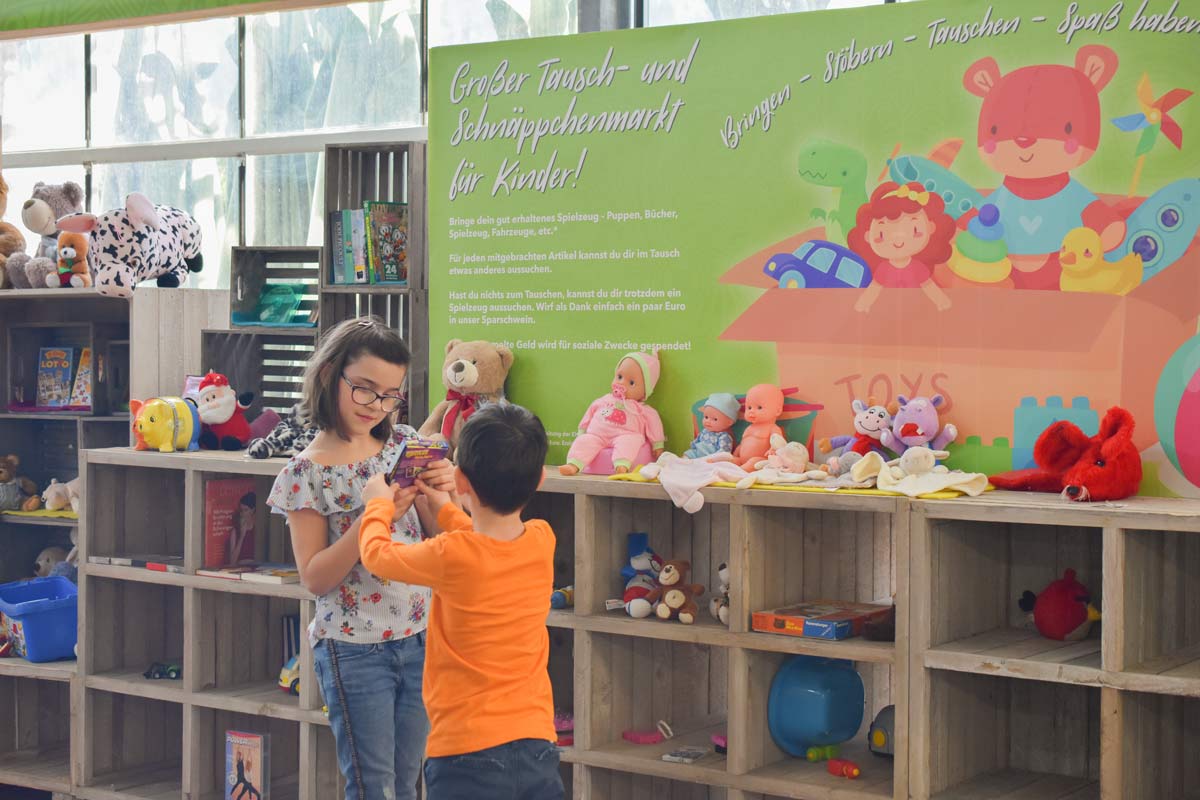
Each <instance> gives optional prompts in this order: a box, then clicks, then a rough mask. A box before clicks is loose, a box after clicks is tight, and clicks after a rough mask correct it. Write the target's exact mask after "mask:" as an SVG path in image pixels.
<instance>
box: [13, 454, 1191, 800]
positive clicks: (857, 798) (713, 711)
mask: <svg viewBox="0 0 1200 800" xmlns="http://www.w3.org/2000/svg"><path fill="white" fill-rule="evenodd" d="M83 461H84V464H85V476H86V477H85V479H86V481H87V485H88V487H95V486H101V487H105V488H104V489H103V491H104V493H105V494H106V495H109V496H112V495H116V496H118V497H120V498H121V502H120V503H116V504H111V505H114V506H121V507H123V508H124V511H120V512H118V511H115V510H113V509H111V508H109V507H108V506H107V505H106V506H105V507H103V508H96V507H95V506H89V510H88V513H87V514H86V516H85V519H84V520H83V530H82V533H83V538H82V545H83V555H84V557H85V559H86V556H87V555H88V554H89V553H116V552H118V551H119V550H120V549H121V548H138V549H142V548H144V547H149V546H163V547H167V548H170V549H172V551H177V552H180V553H182V554H183V556H184V559H185V564H186V565H187V568H189V569H191V568H194V567H195V566H196V565H198V563H199V559H200V555H201V554H200V547H201V541H202V536H201V531H202V525H203V496H204V495H203V487H204V482H205V481H206V480H207V479H209V478H211V477H216V476H225V475H230V474H239V475H248V476H252V477H254V478H255V479H256V480H257V481H259V482H260V484H261V486H260V489H261V491H262V494H263V495H264V496H265V493H266V489H267V487H268V486H269V485H270V483H271V482H272V481H273V479H274V476H275V475H276V474H277V473H278V471H279V469H280V467H281V466H282V463H283V462H282V461H281V460H270V461H254V460H252V459H248V458H245V457H244V456H241V455H238V454H228V453H205V452H202V453H176V454H169V455H167V454H160V453H153V452H138V451H134V450H131V449H128V448H110V449H101V450H90V451H87V452H85V453H84V454H83ZM704 495H705V498H706V506H705V508H704V509H703V510H701V511H700V512H699V513H698V514H696V515H688V514H685V513H683V512H682V511H679V510H677V509H675V508H674V507H673V506H671V505H670V503H669V501H668V500H667V498H666V496H665V493H664V492H663V491H662V489H661V487H658V486H655V485H651V484H637V483H628V482H620V481H608V480H602V479H597V478H590V477H577V478H561V477H558V476H549V477H547V479H546V481H545V483H544V485H543V487H542V491H541V492H540V493H539V494H538V496H537V497H536V498H535V501H534V503H533V504H532V505H531V507H530V509H529V512H528V513H529V514H530V515H531V516H538V517H541V518H544V519H547V520H549V521H550V522H551V524H552V525H553V526H554V529H555V531H556V533H557V534H558V538H559V543H558V548H557V551H556V554H555V582H556V584H557V585H566V584H574V586H575V592H576V594H575V603H576V604H575V606H574V608H571V609H567V610H563V611H555V612H552V613H551V614H550V616H549V618H548V619H547V625H548V627H549V633H550V641H551V649H550V663H549V671H550V676H551V682H552V685H553V687H554V693H555V704H556V707H557V708H558V710H561V711H568V712H571V713H573V714H574V716H575V744H574V746H572V747H567V748H564V749H563V751H562V760H563V764H564V766H563V772H564V779H565V782H566V784H567V785H568V787H569V788H568V796H570V797H578V798H592V799H594V800H606V799H607V798H611V799H612V800H623V799H624V798H636V797H642V796H645V797H651V796H663V794H664V792H665V793H666V794H667V796H679V797H689V798H690V797H696V798H701V797H703V798H709V800H715V799H716V798H721V799H727V800H778V799H779V798H822V799H826V798H827V799H829V800H883V798H892V799H893V800H901V799H902V798H910V797H911V798H918V799H919V800H925V799H926V798H941V799H943V800H965V799H966V798H972V799H973V800H989V799H994V800H999V798H1007V799H1008V800H1015V799H1016V798H1031V799H1033V798H1054V799H1055V800H1085V799H1088V800H1090V799H1091V798H1105V800H1107V798H1122V800H1132V798H1164V799H1165V798H1180V800H1193V798H1195V797H1197V796H1198V793H1200V766H1198V763H1200V759H1196V758H1195V749H1194V747H1192V743H1194V742H1195V741H1196V734H1197V732H1198V731H1197V725H1198V723H1197V721H1196V720H1197V719H1198V718H1200V717H1198V712H1200V674H1197V673H1198V672H1200V663H1198V661H1200V606H1198V605H1197V603H1196V602H1195V601H1194V599H1193V598H1191V596H1190V595H1189V594H1188V592H1189V591H1190V589H1191V587H1192V586H1194V585H1195V582H1196V578H1197V577H1200V535H1197V534H1200V513H1197V512H1198V511H1200V504H1197V503H1194V502H1190V501H1163V500H1153V499H1131V500H1128V501H1125V502H1123V503H1120V504H1113V505H1102V504H1097V505H1094V506H1086V507H1084V506H1075V505H1064V504H1061V503H1059V502H1058V501H1056V500H1054V499H1053V498H1043V497H1038V496H1025V495H1013V494H1006V493H999V492H996V493H989V494H988V495H987V496H986V497H984V498H979V499H974V500H969V499H961V500H955V501H942V502H926V501H907V500H904V499H901V498H887V497H861V496H846V495H836V494H834V495H831V494H826V493H792V492H779V491H756V490H748V491H738V490H729V489H706V490H704ZM147 498H153V499H154V500H155V503H154V505H152V506H150V505H148V504H147V503H146V500H147ZM150 509H152V510H150ZM134 530H143V531H152V532H145V533H140V534H134V533H131V531H134ZM260 530H265V531H267V534H266V535H265V536H264V537H262V546H263V547H264V548H265V550H264V553H263V555H264V557H271V558H273V559H278V560H286V559H288V558H290V554H289V553H288V552H287V537H286V532H285V530H284V528H283V526H282V525H281V524H280V523H279V522H278V521H277V520H272V521H268V520H267V519H266V518H264V519H263V520H262V525H261V526H260ZM632 531H645V532H646V533H648V534H649V537H650V543H651V546H652V547H654V548H655V549H656V550H657V551H658V552H659V553H660V554H661V555H663V556H664V557H668V558H682V559H688V560H689V561H690V562H691V563H692V565H693V575H692V578H691V580H692V581H694V582H699V583H704V584H705V585H706V586H709V587H710V589H711V587H712V585H713V584H715V581H716V568H717V566H718V565H719V564H720V563H721V562H722V561H724V562H727V563H728V564H729V565H730V568H731V577H732V588H731V596H730V600H731V610H732V617H731V625H730V627H729V628H726V627H725V626H722V625H719V624H717V623H715V622H714V621H712V620H711V619H710V618H709V617H708V616H707V610H706V608H704V609H702V615H701V618H700V619H699V620H698V622H697V623H696V624H695V625H692V626H685V625H682V624H679V623H677V622H661V621H658V620H654V619H648V620H634V619H630V618H629V617H627V616H626V615H625V614H624V613H623V612H620V611H615V612H608V611H605V610H604V601H605V600H606V599H608V598H610V597H617V596H619V594H620V590H621V588H622V582H621V580H620V577H619V574H618V570H619V569H620V567H621V565H622V564H623V563H624V560H625V557H626V556H625V547H626V534H627V533H629V532H632ZM1066 567H1072V568H1074V569H1076V571H1077V572H1078V573H1079V576H1080V578H1081V579H1082V580H1083V582H1084V583H1085V584H1086V585H1087V586H1088V587H1089V588H1090V590H1091V592H1092V594H1093V597H1094V599H1095V602H1097V603H1098V604H1101V605H1102V606H1103V611H1104V615H1105V617H1106V620H1105V622H1103V623H1102V624H1101V626H1100V627H1099V628H1098V629H1094V630H1093V634H1092V636H1091V637H1090V638H1088V639H1085V640H1084V641H1081V642H1076V643H1059V642H1052V641H1049V640H1046V639H1043V638H1041V637H1040V636H1035V635H1032V634H1031V633H1030V632H1029V631H1027V630H1026V629H1025V628H1024V625H1023V621H1022V619H1021V613H1020V612H1019V610H1017V606H1016V600H1017V598H1018V597H1019V596H1020V593H1021V591H1023V590H1024V589H1025V588H1031V589H1033V590H1034V591H1039V590H1040V589H1041V588H1043V587H1044V585H1045V584H1046V583H1048V582H1049V581H1050V580H1052V579H1053V578H1055V577H1057V576H1058V575H1059V574H1061V572H1062V570H1063V569H1064V568H1066ZM81 572H82V575H81V582H80V588H81V604H80V626H81V627H80V632H81V638H80V663H79V669H78V674H75V673H74V672H73V671H72V670H71V669H70V668H68V667H65V666H64V665H45V666H42V665H30V664H24V663H22V662H9V663H8V664H4V663H3V662H0V687H4V686H5V685H6V683H5V682H9V683H7V685H8V686H10V687H12V686H14V685H15V684H14V683H12V682H18V681H23V680H30V679H31V675H30V673H33V679H34V680H35V681H36V683H37V684H39V685H47V686H49V685H53V686H55V687H58V688H57V689H47V690H45V691H57V692H58V693H59V695H60V696H61V695H62V694H64V693H66V692H69V693H70V701H71V703H70V705H72V706H73V707H74V708H75V709H76V713H75V714H74V716H73V717H72V722H71V725H70V736H71V737H72V740H73V745H74V752H75V754H76V755H75V758H74V763H73V769H74V772H73V773H72V771H71V769H70V768H60V769H59V771H58V773H56V774H51V775H50V776H49V780H50V781H51V782H53V781H55V780H57V781H58V783H57V784H56V785H58V786H59V787H60V790H61V787H62V786H63V785H64V783H63V782H64V781H67V784H66V785H69V786H70V787H72V788H71V791H72V793H73V794H74V795H75V796H77V797H82V798H104V800H127V799H128V798H171V799H172V800H174V799H175V798H179V797H183V798H185V800H186V798H188V797H198V798H208V797H213V798H215V797H217V794H216V792H218V791H219V784H218V783H217V781H219V777H220V771H221V769H222V766H223V764H222V760H223V750H222V748H221V747H220V746H219V745H220V742H221V737H222V736H223V732H224V731H225V730H226V729H228V728H234V727H240V728H248V729H251V730H261V731H266V732H270V733H271V734H272V740H273V744H272V748H273V752H272V759H273V761H274V762H276V769H275V775H274V780H275V781H276V782H277V783H276V785H277V786H278V787H279V791H280V792H281V794H280V795H279V796H284V797H295V798H298V800H309V799H311V800H316V799H317V798H322V800H323V799H324V798H328V797H334V796H337V793H338V790H339V789H338V787H339V785H340V776H339V774H338V770H337V764H336V758H335V754H334V749H333V739H332V735H331V734H330V732H329V731H328V729H327V728H328V723H327V720H326V719H325V717H324V714H323V713H322V711H321V703H322V701H321V698H320V696H319V692H318V691H317V690H316V687H315V683H314V681H313V675H312V657H311V653H310V652H309V651H308V649H307V647H305V648H304V649H303V651H302V656H301V662H302V678H301V695H300V696H299V697H292V696H289V695H286V694H284V693H283V692H282V691H280V690H279V689H277V688H276V687H275V685H274V678H275V675H276V674H277V672H278V668H279V664H277V663H276V662H277V661H279V660H280V656H279V655H278V654H277V653H276V652H275V651H276V649H277V642H276V641H275V639H277V638H278V635H279V634H278V630H277V629H278V627H279V624H278V619H279V617H280V616H281V615H283V614H295V613H299V614H300V617H301V625H302V626H304V625H307V622H308V621H309V620H310V619H311V617H312V614H313V612H314V601H313V598H311V597H310V596H309V595H308V594H307V593H306V592H305V591H304V590H303V589H302V588H300V587H298V586H296V585H290V586H271V585H261V584H256V585H252V584H243V583H241V582H237V581H223V580H220V579H215V578H204V577H201V576H196V575H193V574H172V573H157V572H150V571H147V570H141V569H137V568H129V567H117V566H111V565H93V564H87V563H85V564H84V565H83V568H82V570H81ZM888 595H893V596H894V597H895V602H896V606H897V612H898V613H897V641H896V642H895V643H880V642H868V641H865V640H862V639H850V640H848V641H843V642H827V641H816V640H805V639H794V638H790V637H784V636H774V635H770V634H762V633H756V632H753V631H751V630H750V628H749V622H750V613H751V612H752V611H754V610H757V609H761V608H767V607H771V606H775V605H781V604H783V603H787V602H791V601H796V600H802V599H818V598H834V599H846V600H872V599H878V598H880V597H883V596H888ZM701 604H702V605H704V606H706V604H707V595H706V596H705V598H703V599H702V602H701ZM167 651H172V652H174V651H178V653H177V654H178V655H179V656H180V657H181V660H182V663H183V665H184V677H183V679H182V680H181V681H178V682H169V681H148V680H146V679H144V678H142V676H141V674H140V673H141V670H142V669H144V668H145V666H146V665H147V664H148V663H149V662H150V661H152V660H157V659H161V658H163V657H170V656H169V655H168V653H167ZM234 651H236V652H238V653H239V657H238V658H232V657H231V656H230V653H231V652H234ZM796 654H802V655H817V656H825V657H830V658H841V659H846V660H849V661H853V662H854V663H855V667H856V669H857V670H858V671H859V673H860V675H861V676H862V678H863V681H864V684H865V686H866V708H865V709H864V724H863V729H862V730H861V731H860V732H859V735H858V736H857V737H855V739H854V740H853V741H852V742H851V743H849V744H847V745H846V747H845V748H844V753H845V755H846V756H847V757H850V758H853V759H855V760H856V761H857V762H858V763H859V764H860V766H861V767H862V768H863V776H862V777H861V778H860V779H859V780H857V781H847V780H844V779H840V778H834V777H832V776H829V775H828V774H827V773H826V772H825V770H824V767H823V765H821V764H810V763H808V762H806V761H803V760H797V759H793V758H790V757H788V756H786V755H784V754H783V753H782V752H781V751H780V750H779V749H778V748H777V747H776V746H775V745H774V743H773V742H772V740H771V737H770V734H769V732H768V727H767V719H766V715H767V694H768V692H769V688H770V684H771V680H772V678H773V677H774V674H775V671H776V670H777V669H778V668H779V666H780V665H781V664H782V663H784V661H785V660H786V659H788V658H789V657H791V656H792V655H796ZM14 691H16V690H14ZM888 704H895V706H896V709H897V715H896V718H897V731H896V736H897V742H898V752H897V756H896V758H895V759H882V758H879V757H877V756H873V755H871V754H870V753H869V752H868V751H867V749H866V747H865V732H866V728H867V726H868V725H869V723H870V721H871V720H872V719H873V718H874V716H875V713H876V712H877V711H878V710H879V709H881V708H882V707H883V706H885V705H888ZM660 719H665V720H667V721H668V722H670V724H671V725H672V727H673V728H674V730H675V732H676V734H677V736H676V738H675V739H673V740H671V741H669V742H664V743H662V744H660V745H651V746H638V745H632V744H629V743H627V742H625V741H624V740H623V739H622V738H621V732H622V731H623V730H625V729H627V728H639V729H640V728H651V727H653V726H654V725H655V723H656V722H657V721H658V720H660ZM132 726H136V727H137V728H138V730H139V731H142V732H141V733H135V732H133V730H132ZM714 732H721V733H725V734H726V735H727V736H728V737H729V751H728V753H727V754H725V755H717V754H715V753H713V754H710V755H708V756H706V757H705V758H703V759H701V760H699V761H697V762H695V763H693V764H676V763H669V762H664V761H662V760H661V758H660V756H661V755H662V753H663V752H665V751H666V750H667V749H673V748H674V747H677V746H679V745H682V744H691V743H694V744H706V743H707V742H708V740H709V736H710V734H712V733H714ZM0 741H3V739H2V738H0ZM43 742H44V743H40V744H38V745H30V744H28V743H26V744H24V745H22V746H18V747H10V748H8V753H9V755H5V754H4V752H0V778H6V777H7V776H10V775H20V776H21V781H23V782H24V783H25V784H26V785H35V781H43V782H44V781H45V780H46V778H44V777H38V775H35V774H34V771H35V770H34V768H33V767H31V766H30V765H31V764H33V763H35V762H36V764H37V765H38V766H37V769H38V770H40V769H42V764H43V763H45V764H47V765H51V766H53V765H54V764H56V763H58V764H60V765H61V758H62V754H63V753H64V752H65V750H64V748H65V746H66V743H65V740H64V739H63V733H62V731H61V730H55V729H53V728H49V729H47V730H46V731H45V733H44V739H43ZM2 750H4V748H0V751H2ZM34 752H38V753H41V752H45V753H46V754H48V758H47V759H40V758H39V759H33V758H31V753H34ZM55 758H59V759H60V761H55ZM71 766H72V765H66V767H71ZM39 774H40V773H39ZM56 775H57V777H56ZM37 785H43V784H37ZM45 785H48V784H45Z"/></svg>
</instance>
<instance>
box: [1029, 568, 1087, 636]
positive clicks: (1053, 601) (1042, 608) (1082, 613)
mask: <svg viewBox="0 0 1200 800" xmlns="http://www.w3.org/2000/svg"><path fill="white" fill-rule="evenodd" d="M1091 599H1092V598H1091V595H1090V594H1089V592H1088V590H1087V587H1086V586H1084V585H1083V584H1082V583H1080V582H1079V581H1077V580H1075V570H1073V569H1069V570H1067V571H1066V572H1064V573H1063V576H1062V577H1061V578H1059V579H1058V580H1056V581H1052V582H1051V583H1050V585H1049V586H1047V587H1046V588H1045V589H1043V590H1042V593H1041V594H1039V595H1037V596H1036V597H1035V596H1034V594H1033V592H1025V594H1023V595H1022V596H1021V600H1020V606H1021V610H1022V611H1024V612H1025V613H1027V614H1033V624H1034V627H1036V628H1037V629H1038V633H1040V634H1041V635H1042V636H1045V637H1046V638H1047V639H1057V640H1058V641H1060V642H1065V641H1071V642H1076V641H1079V640H1080V639H1086V638H1087V635H1088V631H1089V630H1091V627H1092V623H1093V622H1096V621H1097V620H1099V619H1100V612H1099V611H1097V610H1096V607H1095V606H1093V605H1092V603H1091Z"/></svg>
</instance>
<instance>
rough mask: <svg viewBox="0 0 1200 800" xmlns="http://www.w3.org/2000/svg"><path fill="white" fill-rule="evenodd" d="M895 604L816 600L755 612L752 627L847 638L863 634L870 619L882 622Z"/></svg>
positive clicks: (765, 631) (808, 635)
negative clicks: (864, 627)
mask: <svg viewBox="0 0 1200 800" xmlns="http://www.w3.org/2000/svg"><path fill="white" fill-rule="evenodd" d="M891 613H892V606H887V605H877V604H875V603H843V602H839V601H836V600H813V601H809V602H807V603H797V604H795V605H790V606H784V607H783V608H774V609H771V610H769V611H755V612H754V614H753V615H752V617H751V627H752V628H753V629H754V630H756V631H762V632H764V633H783V634H786V635H788V636H806V637H808V638H811V639H847V638H849V637H851V636H858V635H859V634H860V633H862V629H863V626H864V625H866V624H867V623H868V622H883V621H885V620H886V619H887V618H888V616H889V615H890V614H891Z"/></svg>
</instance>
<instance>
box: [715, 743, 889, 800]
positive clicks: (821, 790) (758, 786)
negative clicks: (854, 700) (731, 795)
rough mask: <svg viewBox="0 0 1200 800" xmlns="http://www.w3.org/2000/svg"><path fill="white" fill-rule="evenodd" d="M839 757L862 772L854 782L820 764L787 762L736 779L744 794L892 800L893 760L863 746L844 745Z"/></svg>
mask: <svg viewBox="0 0 1200 800" xmlns="http://www.w3.org/2000/svg"><path fill="white" fill-rule="evenodd" d="M841 757H842V758H846V759H849V760H851V761H853V762H854V763H855V764H857V765H858V766H859V768H861V769H862V771H863V772H862V775H860V776H859V777H858V778H856V779H854V780H850V779H849V778H839V777H837V776H835V775H830V774H829V772H828V770H827V769H826V765H825V764H824V763H823V762H818V763H810V762H808V761H806V760H804V759H802V758H786V759H784V760H782V761H776V762H775V763H774V764H768V765H767V766H765V767H760V768H758V769H756V770H753V771H752V772H750V773H748V774H746V775H743V776H740V777H738V778H736V779H735V782H736V784H737V787H738V788H739V789H742V790H744V791H749V792H761V793H763V794H769V795H772V796H775V797H794V798H801V799H802V800H809V799H810V798H811V799H812V800H891V798H892V797H893V795H894V788H893V781H892V771H893V766H892V760H891V759H885V758H880V757H878V756H876V755H873V754H872V753H871V752H870V751H869V750H867V747H866V745H865V744H863V743H861V742H854V743H851V744H848V745H843V747H842V748H841Z"/></svg>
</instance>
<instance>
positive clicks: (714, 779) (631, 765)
mask: <svg viewBox="0 0 1200 800" xmlns="http://www.w3.org/2000/svg"><path fill="white" fill-rule="evenodd" d="M650 727H651V728H653V727H654V726H653V725H651V726H650ZM725 727H726V726H725V722H724V720H723V719H705V720H695V721H693V722H692V723H691V724H689V725H687V726H684V727H682V728H681V727H678V726H675V725H672V728H673V729H674V731H675V736H674V738H671V739H667V740H665V741H662V742H659V743H657V744H633V743H631V742H627V741H625V740H623V739H618V740H617V741H613V742H608V743H606V744H604V745H602V746H600V747H596V748H591V749H588V750H580V749H578V748H575V752H574V753H572V754H571V760H572V762H573V763H576V764H586V765H588V766H590V767H600V768H602V769H606V770H612V771H613V774H612V776H611V778H610V780H609V788H608V791H607V792H606V793H604V794H602V795H601V796H603V797H611V798H613V799H614V800H615V799H616V798H619V797H632V796H633V787H634V785H635V784H636V783H637V782H638V781H639V780H643V779H645V777H647V776H650V777H654V778H667V779H672V780H679V781H688V782H691V783H703V784H708V785H713V786H727V785H729V782H730V775H729V772H728V771H727V770H726V763H725V762H726V758H725V756H724V755H721V754H719V753H715V752H712V742H711V740H710V738H709V737H710V736H711V735H712V734H714V733H724V732H725ZM687 745H694V746H703V747H707V748H708V749H709V751H710V752H709V753H708V754H707V755H705V756H704V757H702V758H700V759H699V760H697V761H695V762H693V763H691V764H679V763H674V762H671V761H663V760H662V755H663V753H669V752H671V751H672V750H675V749H677V748H680V747H684V746H687Z"/></svg>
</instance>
